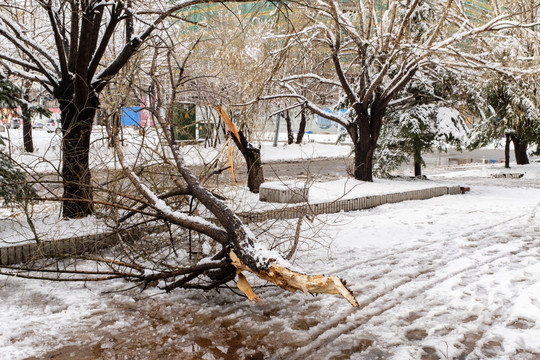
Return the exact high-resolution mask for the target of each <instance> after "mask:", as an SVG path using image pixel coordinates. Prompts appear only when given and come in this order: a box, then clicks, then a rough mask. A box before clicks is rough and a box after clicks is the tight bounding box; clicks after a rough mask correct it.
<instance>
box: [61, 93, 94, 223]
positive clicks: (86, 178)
mask: <svg viewBox="0 0 540 360" xmlns="http://www.w3.org/2000/svg"><path fill="white" fill-rule="evenodd" d="M91 102H94V103H95V106H87V107H85V108H83V109H82V110H80V111H78V109H77V108H76V107H75V106H74V105H73V104H72V103H66V102H61V103H60V108H61V116H62V135H63V136H62V173H61V175H62V181H63V187H64V195H63V201H62V216H63V217H64V218H70V219H73V218H82V217H85V216H88V215H91V214H92V213H93V212H94V206H93V202H92V200H93V196H92V185H91V173H90V162H89V155H90V136H91V133H92V122H93V120H94V116H95V114H96V109H97V108H98V104H97V99H94V100H93V101H92V99H89V103H91Z"/></svg>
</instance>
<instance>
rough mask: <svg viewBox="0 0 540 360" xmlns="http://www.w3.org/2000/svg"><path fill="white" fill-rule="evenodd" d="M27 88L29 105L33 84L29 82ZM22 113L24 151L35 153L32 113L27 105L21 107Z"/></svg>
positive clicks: (26, 98)
mask: <svg viewBox="0 0 540 360" xmlns="http://www.w3.org/2000/svg"><path fill="white" fill-rule="evenodd" d="M24 85H25V88H26V90H25V91H24V95H23V97H24V100H26V101H27V103H29V102H30V90H29V89H30V87H31V84H30V83H29V82H27V81H26V82H25V84H24ZM21 111H22V128H23V143H24V151H26V152H29V153H33V152H34V140H33V139H32V112H31V111H30V109H29V108H28V105H27V104H22V105H21Z"/></svg>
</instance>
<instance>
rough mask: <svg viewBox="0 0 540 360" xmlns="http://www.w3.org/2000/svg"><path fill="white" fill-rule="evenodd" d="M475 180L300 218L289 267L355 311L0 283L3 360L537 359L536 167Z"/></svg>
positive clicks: (271, 290) (224, 295) (304, 303)
mask: <svg viewBox="0 0 540 360" xmlns="http://www.w3.org/2000/svg"><path fill="white" fill-rule="evenodd" d="M471 176H472V175H471ZM471 178H472V177H471ZM478 179H480V178H478ZM500 180H504V181H513V183H512V184H514V185H516V186H513V185H512V186H510V185H508V186H506V185H504V183H501V182H500ZM522 180H526V181H527V182H526V183H523V182H520V181H522ZM479 181H480V180H479ZM481 181H482V184H483V185H480V183H479V184H477V185H475V186H473V187H472V188H471V191H470V192H469V193H467V194H465V195H457V196H443V197H438V198H433V199H430V200H424V201H409V202H404V203H399V204H387V205H383V206H380V207H377V208H374V209H370V210H364V211H358V212H352V213H342V214H335V215H328V216H320V217H319V220H317V221H318V223H317V221H316V222H315V224H312V223H309V222H305V223H304V228H303V229H304V236H305V237H306V238H304V239H303V243H304V245H305V246H304V247H303V251H302V252H301V253H299V254H298V255H297V258H296V265H298V266H300V267H302V268H304V269H305V270H306V271H308V272H310V273H326V274H332V275H334V274H335V275H339V276H340V277H342V278H344V279H345V280H346V281H347V283H348V285H349V287H350V288H351V289H352V291H353V292H354V294H355V295H356V297H357V300H358V301H359V303H360V308H358V309H356V308H352V307H350V305H349V304H348V303H347V302H346V301H345V300H343V299H341V298H339V297H335V296H328V295H320V296H316V297H313V296H306V295H304V294H299V293H295V294H292V293H289V292H286V291H284V290H281V289H278V288H275V287H260V288H256V289H255V291H256V292H257V293H258V295H259V296H260V297H261V299H262V300H264V302H265V303H264V305H262V306H260V305H253V304H251V303H250V302H249V301H247V300H245V299H244V298H241V297H239V296H237V295H234V294H233V293H232V292H231V291H230V290H222V291H221V292H220V293H217V292H208V293H203V292H198V291H190V292H185V291H175V292H173V293H171V294H157V293H152V292H151V291H150V292H144V293H140V292H139V291H138V290H135V289H134V290H130V291H126V292H120V293H103V292H104V291H111V290H118V289H122V288H125V287H128V286H129V284H125V283H122V282H120V281H115V282H113V283H106V284H105V283H97V284H96V283H87V284H69V283H45V282H38V281H34V280H22V279H14V278H10V279H0V298H1V299H2V301H1V302H0V313H1V314H2V315H1V319H2V327H0V348H1V349H2V351H1V353H0V358H2V359H4V358H5V359H25V358H28V357H31V356H34V358H35V359H44V358H48V359H73V358H76V359H111V358H122V357H124V358H129V359H231V360H232V359H314V360H318V359H399V360H401V359H518V360H520V359H529V360H532V359H536V360H537V359H539V358H540V340H539V339H540V189H538V188H531V187H527V185H526V184H527V183H529V182H530V183H534V181H535V177H534V176H532V175H530V177H529V179H528V180H527V179H515V180H510V179H489V178H482V180H481ZM489 183H491V184H496V185H498V186H488V185H486V184H489ZM519 184H521V185H519ZM524 184H525V185H524ZM464 185H467V184H464ZM500 185H503V186H500ZM291 228H294V226H292V227H291ZM312 229H314V230H312ZM315 230H317V231H319V232H318V233H317V234H312V232H315ZM321 244H322V246H321ZM250 280H251V281H252V282H254V283H256V281H253V278H252V277H250Z"/></svg>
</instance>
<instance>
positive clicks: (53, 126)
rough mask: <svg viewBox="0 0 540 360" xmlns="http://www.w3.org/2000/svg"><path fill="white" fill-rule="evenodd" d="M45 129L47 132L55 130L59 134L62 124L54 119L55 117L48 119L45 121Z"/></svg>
mask: <svg viewBox="0 0 540 360" xmlns="http://www.w3.org/2000/svg"><path fill="white" fill-rule="evenodd" d="M45 129H46V130H47V132H48V133H52V132H55V133H57V134H59V133H60V132H61V131H62V126H61V123H60V121H58V120H55V119H49V120H47V122H46V123H45Z"/></svg>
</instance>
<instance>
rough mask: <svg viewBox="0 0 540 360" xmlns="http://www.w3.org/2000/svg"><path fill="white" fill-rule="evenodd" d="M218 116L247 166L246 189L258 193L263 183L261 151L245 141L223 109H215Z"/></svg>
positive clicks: (218, 107)
mask: <svg viewBox="0 0 540 360" xmlns="http://www.w3.org/2000/svg"><path fill="white" fill-rule="evenodd" d="M216 109H217V111H218V112H219V115H221V118H222V119H223V122H224V123H225V125H226V126H227V129H228V130H229V132H230V134H231V137H232V139H233V141H234V143H235V144H236V147H238V149H239V150H240V152H241V153H242V155H243V156H244V159H245V161H246V165H247V171H248V188H249V191H251V192H253V193H258V192H259V188H260V187H261V184H262V183H264V173H263V168H262V161H261V149H258V148H256V147H255V146H253V144H251V143H250V142H248V141H247V139H246V137H245V136H244V134H243V132H242V131H240V130H238V129H237V128H236V125H234V123H233V122H232V121H231V119H230V118H229V116H228V115H227V113H226V112H225V109H223V107H222V106H217V107H216Z"/></svg>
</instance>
